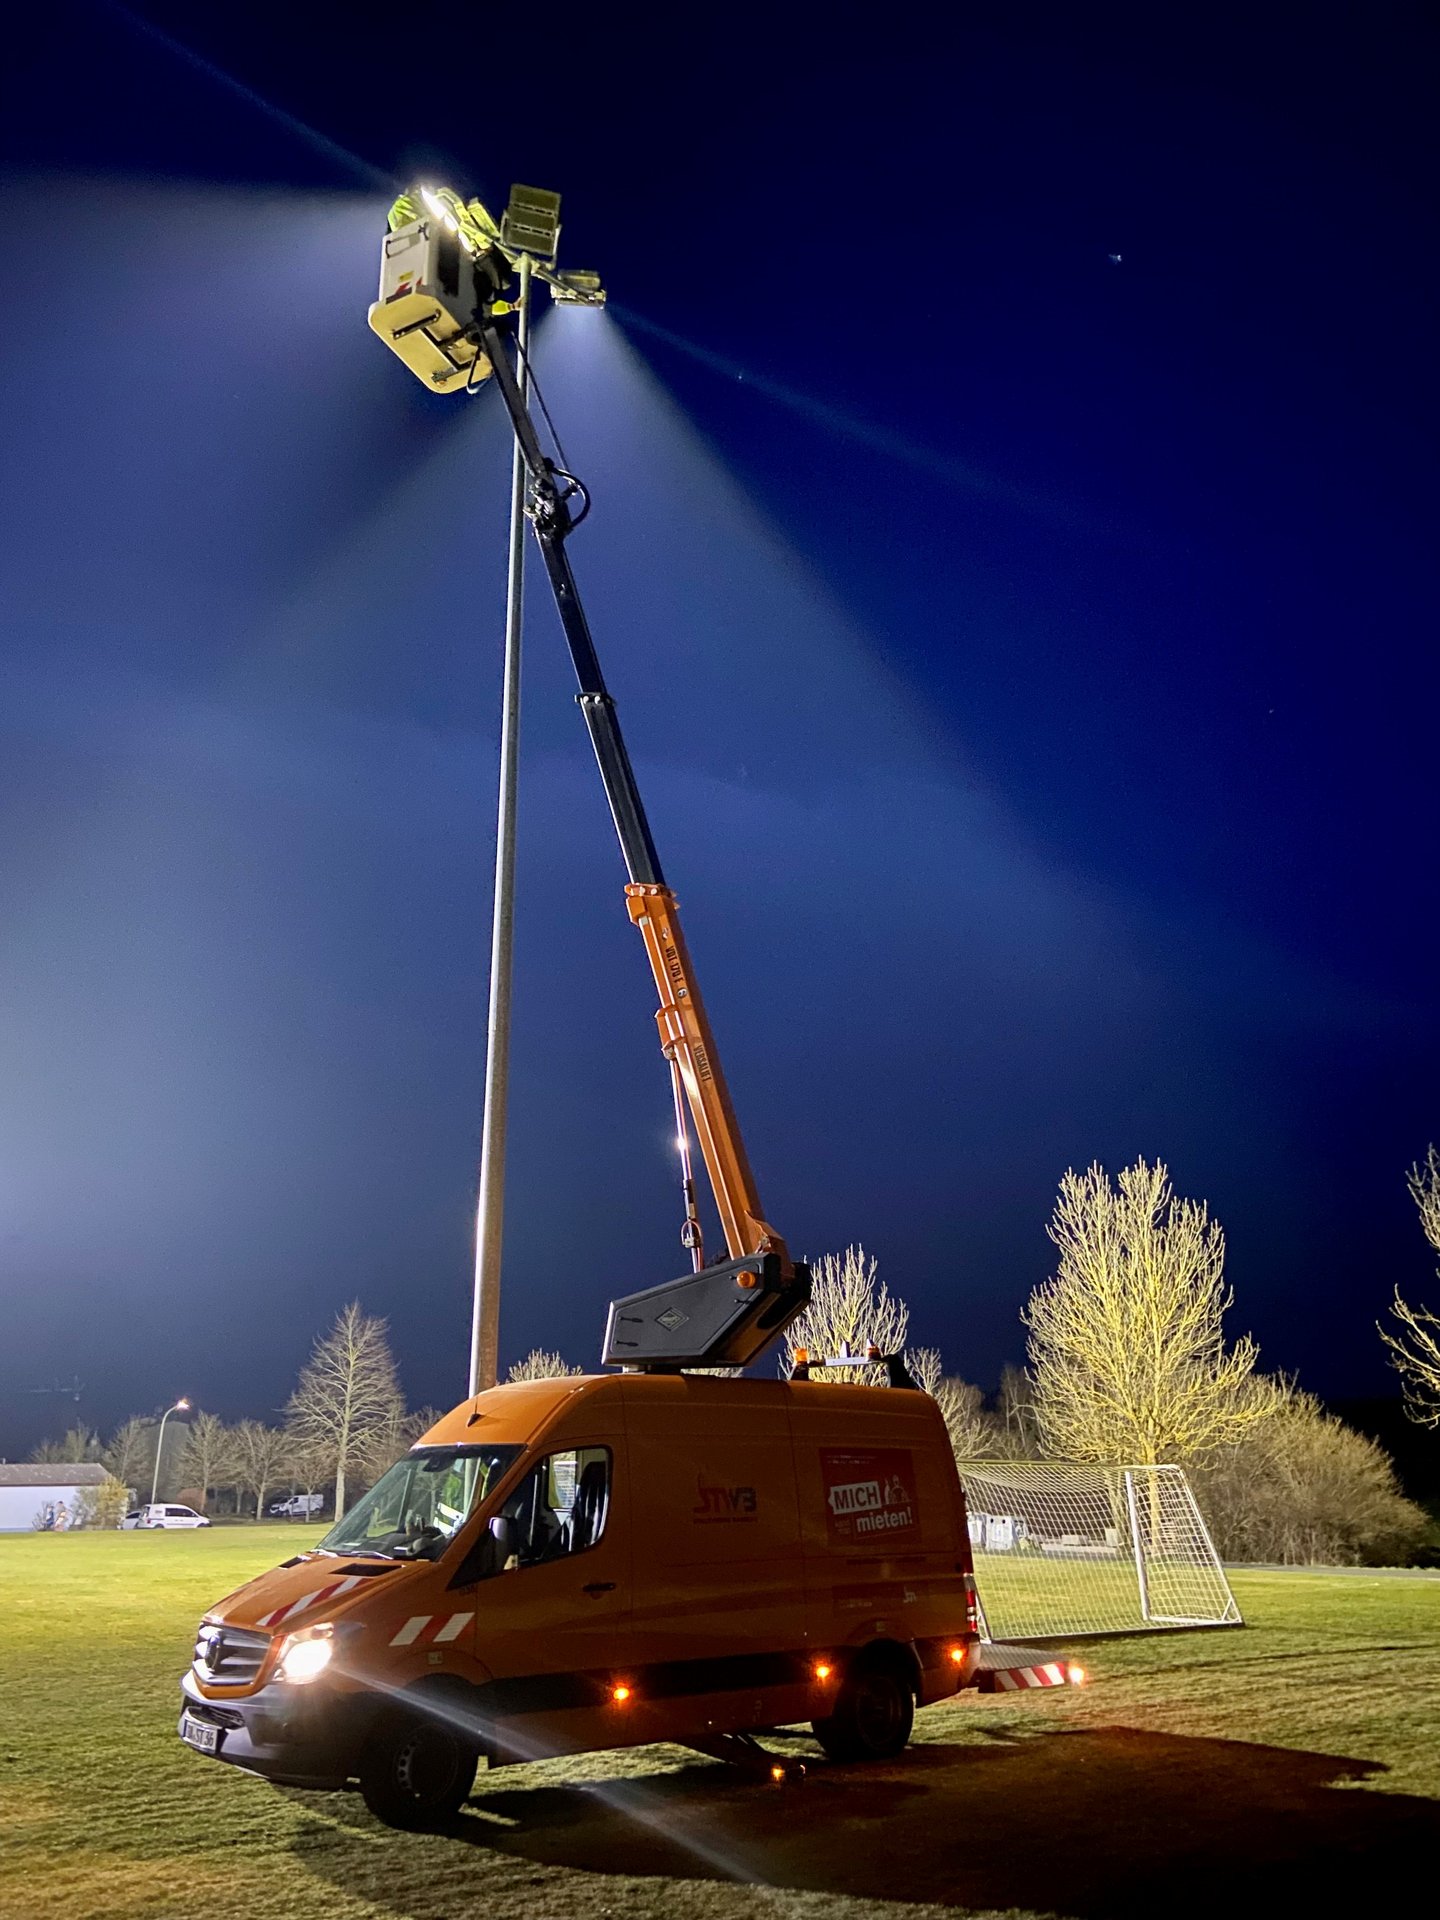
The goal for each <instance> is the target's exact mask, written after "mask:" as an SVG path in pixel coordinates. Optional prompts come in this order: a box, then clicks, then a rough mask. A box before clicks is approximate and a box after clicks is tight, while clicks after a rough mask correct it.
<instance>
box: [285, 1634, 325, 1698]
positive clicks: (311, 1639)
mask: <svg viewBox="0 0 1440 1920" xmlns="http://www.w3.org/2000/svg"><path fill="white" fill-rule="evenodd" d="M334 1652H335V1642H334V1641H333V1640H332V1639H331V1637H330V1628H329V1627H307V1628H306V1629H305V1630H304V1632H303V1633H292V1634H288V1635H287V1636H286V1639H285V1644H284V1646H283V1647H281V1649H280V1664H279V1666H278V1667H277V1668H276V1670H275V1678H276V1679H277V1680H290V1681H293V1682H294V1684H295V1685H296V1686H303V1685H304V1683H305V1682H306V1681H307V1680H318V1679H319V1677H320V1675H321V1674H322V1673H323V1672H324V1671H325V1669H326V1667H328V1666H329V1664H330V1660H331V1656H332V1655H333V1654H334Z"/></svg>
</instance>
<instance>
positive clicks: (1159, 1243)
mask: <svg viewBox="0 0 1440 1920" xmlns="http://www.w3.org/2000/svg"><path fill="white" fill-rule="evenodd" d="M1050 1237H1051V1239H1052V1240H1053V1241H1054V1242H1055V1245H1056V1246H1057V1247H1058V1249H1059V1252H1060V1260H1059V1265H1058V1267H1057V1269H1056V1272H1055V1274H1054V1275H1053V1277H1052V1278H1051V1279H1049V1280H1047V1281H1045V1282H1044V1284H1043V1285H1041V1286H1039V1287H1037V1288H1036V1289H1035V1292H1034V1293H1033V1294H1032V1295H1031V1296H1030V1302H1029V1305H1028V1306H1027V1307H1026V1309H1025V1312H1024V1314H1023V1316H1022V1317H1023V1319H1024V1320H1025V1323H1026V1325H1027V1326H1028V1327H1029V1328H1030V1343H1029V1344H1030V1372H1031V1377H1032V1378H1033V1380H1034V1382H1035V1402H1036V1409H1037V1412H1038V1414H1039V1419H1040V1427H1041V1432H1042V1434H1043V1436H1044V1440H1045V1443H1046V1445H1047V1446H1048V1447H1050V1448H1053V1449H1054V1451H1055V1452H1056V1453H1058V1454H1060V1455H1061V1456H1063V1457H1064V1458H1066V1459H1071V1460H1109V1461H1117V1462H1118V1461H1124V1462H1126V1463H1129V1464H1133V1465H1136V1466H1147V1465H1153V1464H1157V1463H1159V1462H1162V1461H1184V1460H1196V1459H1203V1458H1204V1457H1205V1456H1206V1455H1207V1454H1209V1453H1211V1452H1213V1451H1214V1449H1215V1448H1217V1447H1220V1446H1223V1445H1225V1444H1226V1443H1227V1442H1228V1441H1233V1440H1236V1439H1238V1438H1239V1437H1240V1435H1241V1434H1242V1433H1243V1432H1244V1431H1245V1430H1246V1429H1247V1428H1248V1427H1250V1426H1253V1425H1255V1424H1257V1423H1258V1422H1259V1421H1260V1420H1263V1419H1265V1418H1266V1417H1267V1416H1268V1415H1269V1413H1270V1412H1271V1411H1272V1410H1273V1407H1274V1404H1275V1399H1274V1395H1273V1394H1272V1393H1270V1392H1268V1391H1267V1390H1266V1389H1265V1388H1264V1387H1263V1386H1262V1385H1261V1383H1259V1382H1258V1381H1257V1379H1256V1376H1255V1372H1254V1368H1255V1361H1256V1357H1257V1350H1256V1347H1255V1343H1254V1341H1253V1340H1250V1339H1249V1338H1245V1339H1242V1340H1240V1341H1238V1342H1237V1343H1236V1345H1235V1346H1234V1347H1233V1348H1231V1349H1229V1350H1228V1351H1227V1350H1226V1347H1225V1343H1224V1339H1223V1336H1222V1330H1221V1322H1222V1319H1223V1316H1224V1314H1225V1310H1226V1309H1227V1307H1228V1306H1229V1305H1230V1301H1231V1295H1230V1293H1229V1292H1228V1290H1227V1289H1226V1286H1225V1282H1224V1262H1225V1237H1224V1234H1223V1233H1222V1232H1221V1230H1220V1226H1219V1224H1218V1222H1216V1221H1214V1220H1212V1219H1211V1218H1210V1216H1209V1213H1208V1211H1207V1209H1206V1207H1205V1205H1204V1203H1203V1202H1199V1201H1194V1200H1184V1199H1179V1198H1177V1197H1176V1196H1175V1194H1174V1192H1173V1190H1172V1188H1171V1185H1170V1175H1169V1173H1168V1171H1167V1170H1166V1168H1165V1167H1164V1166H1163V1165H1162V1164H1161V1163H1159V1162H1158V1161H1157V1162H1156V1164H1155V1165H1154V1166H1153V1167H1152V1166H1147V1165H1146V1163H1145V1162H1144V1161H1143V1160H1137V1161H1136V1163H1135V1165H1134V1166H1133V1167H1126V1168H1125V1169H1124V1170H1123V1172H1122V1173H1121V1174H1120V1177H1119V1180H1118V1182H1117V1184H1116V1185H1115V1186H1112V1185H1111V1183H1110V1179H1109V1176H1108V1175H1107V1174H1106V1172H1105V1170H1104V1168H1103V1167H1101V1166H1099V1165H1095V1166H1092V1167H1091V1168H1090V1169H1089V1170H1088V1172H1086V1173H1084V1174H1077V1173H1075V1172H1074V1171H1073V1170H1072V1171H1070V1172H1067V1173H1066V1175H1065V1178H1064V1179H1063V1180H1062V1181H1061V1183H1060V1197H1059V1200H1058V1202H1057V1204H1056V1207H1055V1214H1054V1218H1053V1219H1052V1221H1051V1223H1050Z"/></svg>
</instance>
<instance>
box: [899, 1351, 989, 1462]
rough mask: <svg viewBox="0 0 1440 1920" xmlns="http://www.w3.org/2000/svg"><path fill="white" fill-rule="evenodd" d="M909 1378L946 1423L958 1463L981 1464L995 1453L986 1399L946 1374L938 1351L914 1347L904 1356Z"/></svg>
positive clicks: (967, 1382) (968, 1384)
mask: <svg viewBox="0 0 1440 1920" xmlns="http://www.w3.org/2000/svg"><path fill="white" fill-rule="evenodd" d="M905 1361H906V1364H907V1366H908V1367H909V1369H910V1377H911V1378H912V1379H913V1380H914V1382H915V1384H916V1386H917V1387H919V1388H920V1390H921V1392H922V1393H928V1394H929V1395H930V1397H931V1399H932V1400H934V1401H935V1403H936V1405H937V1406H938V1407H939V1409H940V1411H941V1413H942V1414H943V1415H944V1419H945V1430H946V1432H947V1433H948V1434H949V1435H950V1445H951V1446H952V1447H953V1448H954V1451H955V1458H956V1459H957V1460H980V1459H983V1458H984V1457H985V1455H986V1454H989V1453H993V1452H994V1445H993V1435H992V1432H991V1428H990V1423H989V1421H988V1420H987V1419H986V1418H985V1411H984V1408H985V1396H984V1394H983V1393H981V1391H980V1389H979V1387H972V1386H971V1385H970V1383H969V1381H967V1380H957V1379H956V1378H955V1377H954V1375H953V1374H947V1373H946V1372H945V1369H944V1367H943V1365H942V1363H941V1359H940V1350H939V1348H938V1347H915V1348H913V1349H912V1350H911V1351H910V1352H909V1353H907V1354H906V1356H905Z"/></svg>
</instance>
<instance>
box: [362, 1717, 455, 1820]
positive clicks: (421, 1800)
mask: <svg viewBox="0 0 1440 1920" xmlns="http://www.w3.org/2000/svg"><path fill="white" fill-rule="evenodd" d="M475 1765H476V1756H475V1752H474V1749H473V1748H470V1747H467V1746H466V1745H465V1744H464V1743H463V1742H462V1741H460V1740H458V1739H457V1738H456V1737H455V1735H454V1734H453V1733H452V1732H451V1731H450V1730H449V1728H448V1727H444V1726H440V1725H437V1724H436V1723H435V1722H434V1721H433V1720H423V1719H421V1718H420V1717H419V1716H418V1715H415V1714H398V1715H395V1716H393V1717H391V1718H389V1719H387V1720H385V1721H384V1722H383V1723H382V1724H381V1725H380V1726H379V1727H378V1728H377V1729H376V1730H375V1732H374V1733H373V1734H372V1735H371V1737H370V1740H369V1742H368V1744H367V1745H366V1748H365V1751H364V1753H363V1754H362V1755H361V1759H360V1792H361V1796H362V1797H363V1799H364V1801H365V1804H366V1806H367V1807H368V1808H369V1809H370V1811H371V1813H373V1814H374V1816H375V1818H376V1819H377V1820H383V1821H384V1822H385V1824H386V1826H387V1827H400V1828H403V1829H405V1830H406V1831H408V1832H412V1833H413V1832H423V1831H425V1830H426V1829H428V1828H431V1827H440V1826H444V1825H445V1824H446V1822H447V1821H449V1820H452V1819H453V1818H454V1816H455V1815H456V1814H457V1813H458V1812H459V1811H460V1809H461V1807H463V1806H464V1804H465V1802H466V1800H467V1799H468V1797H469V1794H470V1789H471V1787H473V1786H474V1784H475Z"/></svg>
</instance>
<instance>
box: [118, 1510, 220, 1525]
mask: <svg viewBox="0 0 1440 1920" xmlns="http://www.w3.org/2000/svg"><path fill="white" fill-rule="evenodd" d="M209 1524H210V1522H209V1521H208V1520H207V1519H206V1518H205V1516H204V1514H203V1513H197V1512H196V1511H195V1509H194V1508H193V1507H173V1506H164V1505H157V1506H145V1507H132V1508H131V1509H130V1511H129V1513H127V1514H126V1516H125V1518H124V1519H123V1520H122V1521H121V1522H120V1525H121V1526H122V1527H208V1526H209Z"/></svg>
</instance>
